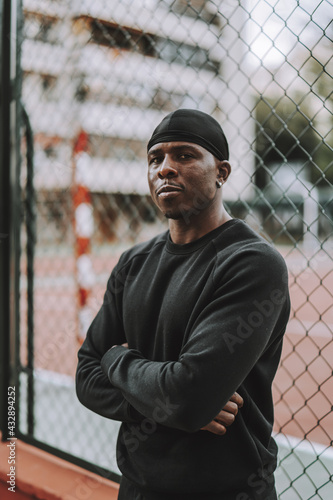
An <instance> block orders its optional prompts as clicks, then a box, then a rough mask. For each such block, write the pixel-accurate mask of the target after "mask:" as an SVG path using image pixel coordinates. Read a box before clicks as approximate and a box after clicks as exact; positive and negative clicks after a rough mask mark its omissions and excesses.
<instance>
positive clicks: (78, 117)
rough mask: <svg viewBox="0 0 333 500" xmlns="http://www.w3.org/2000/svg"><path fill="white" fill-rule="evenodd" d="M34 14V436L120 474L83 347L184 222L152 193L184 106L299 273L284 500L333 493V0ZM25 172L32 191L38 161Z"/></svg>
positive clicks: (40, 0)
mask: <svg viewBox="0 0 333 500" xmlns="http://www.w3.org/2000/svg"><path fill="white" fill-rule="evenodd" d="M23 9H24V28H23V43H22V70H23V97H22V99H23V103H24V106H25V108H26V110H27V114H28V116H29V117H30V121H31V126H32V130H33V133H34V150H35V155H34V168H35V174H34V186H35V190H36V192H35V200H36V237H37V240H36V246H35V264H34V273H33V277H34V288H33V298H34V308H33V311H31V310H29V306H28V302H27V299H26V297H27V294H26V290H27V283H29V279H27V273H26V269H27V262H26V252H25V249H26V248H27V245H28V248H30V247H29V242H30V245H31V241H32V236H31V235H30V236H29V237H28V232H26V231H24V230H22V249H23V252H22V258H21V271H22V273H21V305H20V310H21V329H20V364H21V367H20V369H19V371H20V373H19V381H20V433H21V435H22V436H23V437H26V438H29V439H32V440H35V441H36V442H39V443H43V444H45V445H48V446H51V447H53V448H54V450H55V453H58V452H59V453H60V452H61V453H63V452H65V453H68V454H70V455H72V456H75V457H78V458H80V459H82V460H85V461H86V462H87V463H90V464H93V465H94V466H96V467H101V468H103V469H105V470H111V471H113V472H115V473H117V471H118V469H117V466H116V463H115V440H116V435H117V429H118V427H117V425H118V424H116V423H114V422H109V421H107V420H106V419H102V418H101V417H98V416H97V415H94V414H92V413H91V412H88V411H87V410H85V409H84V408H83V407H82V406H81V405H80V404H79V403H78V402H76V398H75V394H74V382H73V376H74V372H75V368H76V353H77V349H78V347H79V345H80V342H81V338H82V335H83V333H82V332H84V331H85V328H86V325H87V324H88V323H89V321H90V318H91V317H92V316H93V314H94V313H95V312H96V311H97V310H98V308H99V306H100V304H101V301H102V297H103V293H104V289H105V286H106V281H107V279H108V276H109V274H110V272H111V270H112V268H113V266H114V264H115V263H116V261H117V258H118V257H119V255H120V253H121V252H122V250H123V249H125V248H128V247H129V246H130V245H132V244H133V243H134V242H138V241H142V240H145V239H148V238H149V237H151V236H153V235H155V234H156V233H158V232H160V231H162V230H163V229H164V228H165V227H166V222H165V221H164V220H163V218H161V216H160V215H159V213H158V211H157V210H156V208H155V207H154V205H153V204H152V202H151V200H150V196H149V192H148V185H147V181H146V142H147V139H148V138H149V137H150V134H151V132H152V130H153V128H154V127H155V126H156V125H157V123H159V121H160V120H161V118H162V117H163V116H165V115H166V114H167V113H168V112H170V111H172V110H174V109H177V108H179V107H184V108H186V107H189V108H197V109H200V110H202V111H205V112H208V113H210V114H212V115H213V116H214V117H216V118H217V120H218V121H220V122H221V123H222V124H223V128H224V129H225V133H226V136H227V138H228V141H229V144H230V151H231V159H230V162H231V165H232V175H231V178H230V180H229V181H228V183H227V185H226V186H225V188H224V198H225V202H226V206H227V208H228V210H229V211H230V213H231V214H232V215H233V216H234V217H239V218H242V219H245V220H246V221H247V222H248V223H249V224H250V225H251V226H252V227H254V228H255V229H256V230H257V231H258V232H260V233H261V234H262V235H263V236H264V237H265V238H267V239H268V240H269V241H271V242H272V243H273V244H274V245H275V246H276V247H277V248H278V249H279V251H280V252H281V253H282V255H283V256H284V257H285V259H286V262H287V265H288V269H289V273H290V293H291V298H292V314H291V320H290V322H289V325H288V329H287V333H286V336H285V342H284V350H283V355H282V361H281V366H280V368H279V371H278V374H277V377H276V379H275V384H274V399H275V414H276V417H275V422H276V423H275V433H276V439H277V442H278V444H279V467H278V469H277V472H276V481H277V487H278V491H279V495H280V498H281V500H289V499H290V500H293V499H296V498H299V499H302V500H305V499H310V498H311V499H325V500H331V499H332V498H333V486H332V471H333V451H332V448H331V445H332V442H331V439H332V435H333V413H332V411H331V410H332V404H333V377H332V368H333V363H332V359H333V339H332V333H333V305H332V299H333V268H332V263H333V257H332V249H333V239H332V219H333V203H332V182H333V155H332V145H333V134H332V123H333V118H332V109H333V99H332V94H331V89H332V65H333V63H332V35H333V26H332V23H331V24H330V23H329V21H330V20H331V19H332V14H333V4H332V2H331V1H329V0H321V1H320V0H318V1H313V0H301V1H296V0H288V1H287V0H247V1H244V2H243V1H241V0H227V1H221V0H212V1H209V0H142V1H137V0H113V1H112V2H110V1H109V2H108V1H106V0H85V1H80V2H78V1H74V2H68V1H67V2H66V1H65V0H56V1H51V0H24V2H23ZM26 146H27V145H26V143H25V142H24V143H23V145H22V148H23V150H25V148H26ZM21 177H22V190H23V196H24V197H25V194H26V190H25V185H26V166H25V165H23V166H22V176H21ZM31 196H32V195H31V191H30V195H29V196H28V197H27V200H28V202H29V200H30V201H31ZM24 199H26V198H24ZM30 220H31V217H30ZM29 227H31V223H29V224H28V228H29ZM83 276H84V278H83ZM30 309H31V306H30ZM28 313H29V317H30V325H31V324H32V325H33V329H31V328H30V331H29V329H28V327H27V325H28V322H27V314H28ZM32 313H33V322H32V321H31V316H32ZM29 367H30V368H29ZM106 433H107V435H108V436H109V442H110V445H109V446H108V447H107V450H105V449H102V448H101V447H100V445H99V443H101V442H104V441H105V435H106ZM112 443H113V444H114V446H112ZM112 477H114V476H112Z"/></svg>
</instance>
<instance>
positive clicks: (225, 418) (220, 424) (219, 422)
mask: <svg viewBox="0 0 333 500" xmlns="http://www.w3.org/2000/svg"><path fill="white" fill-rule="evenodd" d="M243 404H244V400H243V398H242V396H240V395H239V394H238V393H237V392H235V393H234V394H233V395H232V396H231V398H230V400H229V401H228V402H227V404H226V405H225V406H224V408H223V409H222V410H221V411H220V412H219V414H218V415H216V417H215V418H214V420H213V421H212V422H210V423H209V424H207V425H206V426H205V427H202V429H201V430H205V431H209V432H212V433H213V434H217V435H219V436H223V434H225V433H226V432H227V429H226V428H227V427H229V426H230V425H231V424H233V423H234V421H235V418H236V415H237V413H238V410H239V408H242V406H243Z"/></svg>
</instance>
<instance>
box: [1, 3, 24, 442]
mask: <svg viewBox="0 0 333 500" xmlns="http://www.w3.org/2000/svg"><path fill="white" fill-rule="evenodd" d="M21 12H22V5H21V2H20V1H13V2H11V1H10V0H1V1H0V81H1V87H0V275H1V280H0V332H1V336H0V343H1V345H0V367H1V368H0V370H1V371H0V408H1V411H0V428H1V430H2V439H3V440H5V439H6V438H7V432H8V428H7V425H8V423H7V420H8V419H7V409H8V405H7V395H8V386H12V385H15V382H16V369H15V368H16V361H17V353H18V349H16V344H17V340H18V328H19V259H20V218H21V202H20V183H19V174H20V151H19V147H20V141H19V137H20V124H19V121H20V120H19V116H20V111H21V106H20V95H21V78H20V57H19V56H20V40H19V36H18V35H19V34H20V29H21Z"/></svg>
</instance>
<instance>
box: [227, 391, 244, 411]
mask: <svg viewBox="0 0 333 500" xmlns="http://www.w3.org/2000/svg"><path fill="white" fill-rule="evenodd" d="M230 401H232V402H233V403H236V405H237V406H238V408H242V406H243V404H244V399H243V398H242V396H240V395H239V394H238V392H235V393H234V394H233V395H232V396H231V398H230Z"/></svg>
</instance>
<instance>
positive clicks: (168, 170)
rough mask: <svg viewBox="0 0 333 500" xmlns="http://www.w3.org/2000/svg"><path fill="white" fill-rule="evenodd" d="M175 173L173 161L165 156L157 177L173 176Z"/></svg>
mask: <svg viewBox="0 0 333 500" xmlns="http://www.w3.org/2000/svg"><path fill="white" fill-rule="evenodd" d="M177 174H178V172H177V169H176V166H175V165H174V163H173V161H172V160H171V159H170V158H169V157H168V156H165V158H164V160H163V162H162V163H161V166H160V168H159V170H158V176H159V178H160V179H165V178H170V177H175V176H176V175H177Z"/></svg>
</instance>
